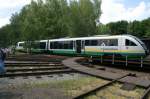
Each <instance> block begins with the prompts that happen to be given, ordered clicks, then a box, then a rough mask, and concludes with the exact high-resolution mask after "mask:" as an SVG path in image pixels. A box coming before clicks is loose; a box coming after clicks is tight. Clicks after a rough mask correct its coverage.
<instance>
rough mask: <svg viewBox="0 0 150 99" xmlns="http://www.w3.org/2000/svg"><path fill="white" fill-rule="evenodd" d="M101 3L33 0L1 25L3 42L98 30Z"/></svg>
mask: <svg viewBox="0 0 150 99" xmlns="http://www.w3.org/2000/svg"><path fill="white" fill-rule="evenodd" d="M100 5H101V0H45V1H44V2H43V0H37V1H33V0H32V1H31V3H30V4H28V5H26V6H24V7H23V8H22V10H21V11H20V12H19V13H15V14H13V15H12V17H11V19H10V24H8V25H6V26H4V27H2V28H1V29H0V35H1V37H2V36H3V37H5V38H0V41H1V42H0V44H1V46H7V45H11V44H15V43H16V42H18V41H33V40H39V39H52V38H63V37H66V36H69V37H77V36H89V35H93V34H97V29H96V28H97V27H96V21H95V20H97V19H99V17H100V14H101V10H100Z"/></svg>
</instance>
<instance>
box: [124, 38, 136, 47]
mask: <svg viewBox="0 0 150 99" xmlns="http://www.w3.org/2000/svg"><path fill="white" fill-rule="evenodd" d="M125 45H126V46H137V45H136V44H135V43H134V42H132V41H130V40H128V39H126V41H125Z"/></svg>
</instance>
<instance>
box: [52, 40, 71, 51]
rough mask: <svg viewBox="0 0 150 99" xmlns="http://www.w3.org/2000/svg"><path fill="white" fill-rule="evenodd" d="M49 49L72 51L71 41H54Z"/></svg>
mask: <svg viewBox="0 0 150 99" xmlns="http://www.w3.org/2000/svg"><path fill="white" fill-rule="evenodd" d="M50 48H51V49H73V41H55V42H51V43H50Z"/></svg>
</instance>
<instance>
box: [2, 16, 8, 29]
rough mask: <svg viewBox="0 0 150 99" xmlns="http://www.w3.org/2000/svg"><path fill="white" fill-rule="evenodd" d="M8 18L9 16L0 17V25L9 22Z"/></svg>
mask: <svg viewBox="0 0 150 99" xmlns="http://www.w3.org/2000/svg"><path fill="white" fill-rule="evenodd" d="M9 18H10V17H5V18H0V27H2V26H4V25H6V24H9V23H10V22H9Z"/></svg>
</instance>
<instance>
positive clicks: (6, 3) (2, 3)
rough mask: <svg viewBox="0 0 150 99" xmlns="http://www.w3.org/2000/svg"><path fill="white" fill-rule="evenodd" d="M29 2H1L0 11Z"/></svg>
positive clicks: (23, 0) (27, 0) (13, 0)
mask: <svg viewBox="0 0 150 99" xmlns="http://www.w3.org/2000/svg"><path fill="white" fill-rule="evenodd" d="M30 2H31V0H1V3H0V9H2V8H3V9H7V8H14V7H17V6H23V5H25V4H29V3H30Z"/></svg>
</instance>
